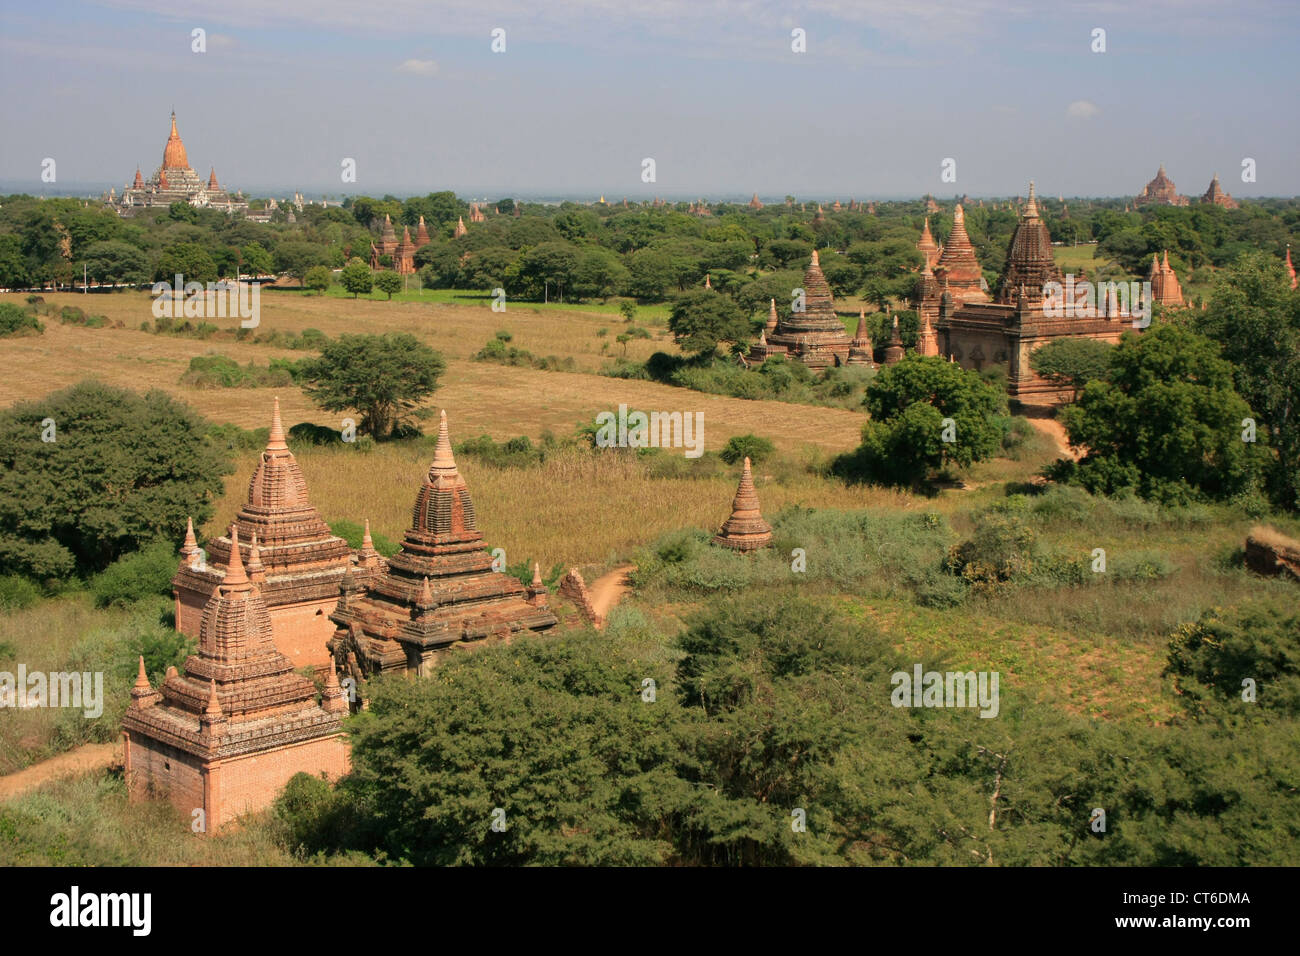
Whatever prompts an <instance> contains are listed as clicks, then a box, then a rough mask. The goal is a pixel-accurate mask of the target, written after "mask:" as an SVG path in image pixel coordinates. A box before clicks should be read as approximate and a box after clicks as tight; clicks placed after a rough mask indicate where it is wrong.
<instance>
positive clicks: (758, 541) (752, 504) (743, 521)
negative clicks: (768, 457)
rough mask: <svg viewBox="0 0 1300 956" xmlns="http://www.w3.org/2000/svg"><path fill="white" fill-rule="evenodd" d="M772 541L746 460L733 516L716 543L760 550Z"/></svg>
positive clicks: (736, 547) (741, 548) (733, 502)
mask: <svg viewBox="0 0 1300 956" xmlns="http://www.w3.org/2000/svg"><path fill="white" fill-rule="evenodd" d="M771 540H772V526H771V525H770V524H768V523H767V522H766V521H764V520H763V515H762V513H761V512H760V511H759V510H758V494H757V493H756V492H755V491H754V474H753V471H752V470H751V468H750V465H749V459H748V458H746V459H745V467H744V470H743V471H741V473H740V486H739V487H738V488H736V497H735V498H733V499H732V501H731V517H730V518H728V519H727V520H726V521H724V522H723V523H722V530H720V531H719V532H718V533H717V535H716V536H715V537H714V538H713V543H714V544H716V545H719V546H720V547H723V548H731V549H733V550H735V551H757V550H758V549H759V548H762V547H765V546H766V545H767V544H768V542H770V541H771Z"/></svg>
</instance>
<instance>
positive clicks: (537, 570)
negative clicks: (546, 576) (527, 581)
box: [533, 561, 542, 588]
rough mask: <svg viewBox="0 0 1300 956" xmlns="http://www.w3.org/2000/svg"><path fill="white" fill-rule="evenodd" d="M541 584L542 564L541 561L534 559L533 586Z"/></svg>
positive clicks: (536, 586)
mask: <svg viewBox="0 0 1300 956" xmlns="http://www.w3.org/2000/svg"><path fill="white" fill-rule="evenodd" d="M541 586H542V565H541V563H540V562H537V561H534V562H533V587H535V588H539V587H541Z"/></svg>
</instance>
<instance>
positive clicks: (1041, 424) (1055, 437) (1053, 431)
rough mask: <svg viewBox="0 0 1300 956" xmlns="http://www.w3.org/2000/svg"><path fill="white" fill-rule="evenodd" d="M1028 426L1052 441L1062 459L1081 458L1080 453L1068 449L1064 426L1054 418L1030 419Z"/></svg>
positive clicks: (1067, 438)
mask: <svg viewBox="0 0 1300 956" xmlns="http://www.w3.org/2000/svg"><path fill="white" fill-rule="evenodd" d="M1028 421H1029V424H1031V425H1033V426H1034V427H1035V428H1037V429H1038V430H1039V431H1040V432H1042V433H1043V434H1044V435H1046V436H1047V437H1048V438H1050V439H1052V442H1053V443H1054V444H1055V445H1056V451H1057V454H1058V455H1059V456H1060V457H1062V458H1073V459H1074V460H1075V461H1078V460H1079V458H1080V457H1082V455H1081V453H1080V452H1078V451H1075V450H1073V449H1071V448H1070V442H1069V436H1068V435H1067V434H1066V432H1065V426H1064V425H1062V424H1061V423H1060V422H1058V421H1057V420H1056V419H1055V418H1030V419H1028Z"/></svg>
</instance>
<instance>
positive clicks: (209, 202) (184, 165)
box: [104, 112, 248, 215]
mask: <svg viewBox="0 0 1300 956" xmlns="http://www.w3.org/2000/svg"><path fill="white" fill-rule="evenodd" d="M104 199H105V200H106V201H107V202H109V203H112V204H113V205H114V206H116V207H117V210H118V212H119V213H120V214H122V215H130V214H131V213H132V212H133V211H134V210H136V209H138V208H141V207H148V206H170V205H171V204H172V203H174V202H185V203H189V204H190V205H191V206H200V207H204V206H207V207H212V208H215V209H220V210H223V211H224V212H229V213H235V212H241V213H242V212H247V210H248V202H247V201H246V200H245V199H244V194H243V193H242V192H236V193H235V194H234V195H231V193H230V191H229V190H228V189H224V188H222V186H221V185H220V184H219V183H218V182H217V171H216V169H212V170H211V171H210V172H209V173H208V180H207V182H206V183H205V182H204V181H203V179H202V178H201V177H200V176H199V174H198V173H196V172H195V171H194V170H193V168H191V166H190V162H189V159H188V157H187V156H186V155H185V144H184V143H183V142H181V135H180V133H178V132H177V131H176V113H175V112H173V113H172V128H171V133H170V134H169V135H168V137H167V144H166V145H165V146H164V147H163V159H162V165H161V166H159V167H158V168H157V169H156V170H154V172H153V175H152V176H150V177H149V178H148V179H145V178H144V177H143V176H141V175H140V169H139V167H137V168H136V171H135V180H134V181H133V182H132V183H131V184H130V185H129V186H124V187H123V188H122V196H121V198H118V197H117V195H116V194H115V192H114V191H113V190H110V191H109V192H108V193H107V194H106V195H105V196H104Z"/></svg>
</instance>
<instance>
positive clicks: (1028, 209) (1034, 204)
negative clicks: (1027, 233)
mask: <svg viewBox="0 0 1300 956" xmlns="http://www.w3.org/2000/svg"><path fill="white" fill-rule="evenodd" d="M1025 216H1026V218H1033V219H1036V218H1037V217H1038V201H1037V199H1035V198H1034V181H1033V180H1032V179H1031V180H1029V201H1028V202H1027V203H1025Z"/></svg>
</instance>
